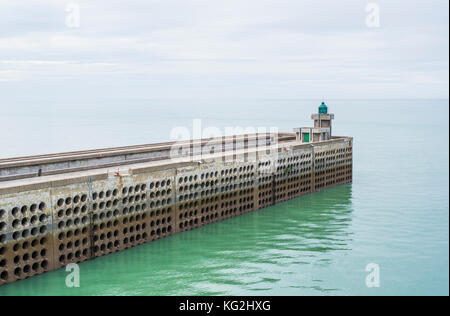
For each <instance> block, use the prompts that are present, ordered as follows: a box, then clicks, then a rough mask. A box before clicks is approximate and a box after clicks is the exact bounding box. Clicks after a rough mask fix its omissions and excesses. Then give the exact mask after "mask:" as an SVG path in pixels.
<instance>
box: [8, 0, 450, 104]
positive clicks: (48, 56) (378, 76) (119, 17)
mask: <svg viewBox="0 0 450 316" xmlns="http://www.w3.org/2000/svg"><path fill="white" fill-rule="evenodd" d="M70 2H73V3H78V4H79V6H80V23H81V24H80V27H79V28H68V27H67V26H66V25H65V18H66V15H67V12H66V11H65V5H66V4H67V3H70ZM376 2H377V3H378V4H379V5H380V14H381V15H380V21H381V27H380V28H378V29H369V28H367V27H366V25H365V18H366V15H367V12H365V6H366V4H367V1H362V0H349V1H346V2H345V4H343V3H340V2H337V1H334V0H322V1H312V0H310V1H295V0H278V1H275V0H259V1H255V0H247V1H237V0H227V1H219V0H213V1H211V0H208V1H206V0H192V1H181V0H149V1H138V0H131V1H128V2H127V4H126V5H125V4H124V2H122V1H118V0H109V1H106V0H98V1H87V0H78V1H77V0H74V1H67V2H62V1H57V0H42V1H40V2H39V5H37V4H35V3H34V2H32V1H31V0H14V1H12V0H4V1H2V4H1V5H0V6H1V8H2V10H1V12H2V17H3V18H2V19H0V80H1V81H2V82H14V83H18V82H20V81H22V82H23V84H31V82H30V81H33V82H39V83H40V84H41V86H45V84H46V81H45V80H49V79H52V80H58V79H61V80H68V79H69V78H71V80H70V85H73V84H74V81H75V82H76V81H77V80H83V79H82V78H85V79H89V80H94V81H95V80H100V78H99V76H107V77H102V78H101V80H102V81H103V82H104V85H105V88H106V87H108V86H109V85H111V84H114V81H116V82H119V81H118V80H119V79H118V78H119V77H120V78H121V79H120V80H122V79H123V76H125V77H127V78H129V82H130V83H131V82H134V80H137V79H136V78H137V77H136V76H138V77H139V78H142V77H141V76H147V79H148V80H151V81H152V82H158V78H161V77H159V76H165V77H164V79H161V80H159V82H160V83H159V84H160V85H161V87H160V88H161V89H160V90H161V91H167V90H170V89H171V88H172V89H174V91H177V93H179V94H180V95H183V94H185V95H192V93H193V92H194V91H189V89H190V88H189V87H188V85H185V84H183V83H182V82H180V81H179V80H174V81H173V84H172V83H171V81H170V80H169V79H168V78H169V77H170V78H173V76H178V77H184V78H197V79H198V78H200V77H204V76H208V78H209V79H210V80H211V78H214V80H211V82H214V83H215V86H214V87H211V90H210V91H208V89H206V90H205V89H202V90H201V92H202V94H204V93H206V94H209V95H217V94H218V93H219V94H220V92H221V91H220V90H221V86H222V87H223V89H229V88H225V87H229V83H230V82H233V81H234V82H236V83H241V82H242V81H243V79H244V78H245V85H244V86H241V87H239V86H237V84H236V85H233V89H235V90H234V93H235V94H236V95H239V96H242V95H246V96H249V95H248V94H249V93H253V94H254V93H255V92H254V91H257V90H258V87H261V86H264V87H265V89H264V91H262V95H264V94H265V93H267V95H270V96H273V95H277V94H279V95H278V97H284V96H289V97H293V96H294V97H295V96H296V95H297V91H300V90H302V91H304V90H305V91H308V89H307V88H304V89H299V88H298V85H299V84H301V85H302V86H303V87H308V86H310V87H311V89H309V91H311V92H310V93H311V94H312V93H317V92H316V89H317V90H319V89H320V85H322V87H323V88H322V89H323V90H324V91H327V90H329V91H330V93H335V94H337V95H336V96H334V95H333V97H352V96H351V95H350V94H351V91H352V87H355V86H357V87H358V93H359V94H361V95H364V94H365V95H367V96H368V97H370V96H379V95H380V94H383V93H384V94H386V93H387V94H388V95H386V97H389V96H390V95H391V96H394V95H395V96H399V95H400V96H401V95H405V96H408V95H410V94H411V89H418V90H415V91H416V93H417V94H418V95H422V96H424V97H425V96H432V95H438V96H441V97H445V96H448V89H447V88H446V84H447V83H448V2H446V1H436V0H430V1H418V0H415V1H387V0H383V1H381V0H380V1H376ZM197 79H196V80H197ZM190 80H192V79H190ZM198 80H200V79H198ZM27 82H30V83H27ZM120 82H121V81H120ZM267 82H270V83H271V86H270V85H269V86H267ZM333 83H334V84H339V86H340V88H341V89H340V90H339V91H340V92H339V91H336V89H330V88H329V87H328V85H329V84H333ZM68 84H69V83H68ZM383 84H384V85H385V87H383ZM163 85H164V86H163ZM389 85H390V86H389ZM394 85H395V88H397V89H401V90H400V91H395V89H394V88H393V87H394ZM80 86H82V85H81V84H80ZM249 86H251V88H249ZM312 88H314V89H312ZM1 89H2V88H1V86H0V91H2V90H1ZM271 89H272V91H270V90H271ZM280 91H282V93H283V94H281V92H280ZM393 91H395V93H393ZM222 92H223V91H222ZM5 93H7V91H5ZM89 93H92V91H90V92H89ZM140 93H141V94H142V95H145V91H144V90H143V91H140ZM228 93H229V92H228V91H227V92H226V94H228ZM299 96H300V95H299ZM255 97H256V95H255ZM308 97H314V96H313V95H308Z"/></svg>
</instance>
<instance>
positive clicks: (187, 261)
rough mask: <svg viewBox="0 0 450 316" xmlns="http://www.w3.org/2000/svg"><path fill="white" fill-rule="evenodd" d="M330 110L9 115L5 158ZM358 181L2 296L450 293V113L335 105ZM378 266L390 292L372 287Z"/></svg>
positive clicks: (53, 110)
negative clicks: (350, 141) (371, 270)
mask: <svg viewBox="0 0 450 316" xmlns="http://www.w3.org/2000/svg"><path fill="white" fill-rule="evenodd" d="M319 103H320V100H228V101H227V100H220V101H218V100H202V101H194V100H173V101H167V100H166V101H162V100H115V101H96V102H92V101H90V102H89V101H82V100H79V101H71V102H70V103H68V102H67V101H64V100H61V101H54V100H53V101H48V100H37V101H36V104H28V105H26V106H24V105H21V104H0V110H1V112H0V114H1V117H0V124H1V126H2V130H3V132H2V133H0V148H1V149H0V150H1V151H0V158H7V157H11V156H22V155H29V154H42V153H50V152H61V151H68V150H77V149H88V148H98V147H109V146H119V145H132V144H141V143H152V142H157V141H164V140H168V139H169V137H170V132H171V130H172V128H174V127H177V126H184V127H186V128H188V129H191V126H192V119H196V118H198V119H202V124H203V127H218V128H219V129H220V130H222V131H225V127H236V126H241V127H248V126H251V127H255V128H258V127H266V128H267V129H268V128H270V127H278V128H279V130H280V131H291V129H292V128H293V127H296V126H309V125H311V121H310V119H309V118H310V114H311V113H312V112H313V111H314V112H315V111H316V110H317V106H318V104H319ZM328 103H329V106H330V112H332V113H335V115H336V119H335V125H334V130H333V132H334V134H335V135H349V136H353V137H354V174H353V178H354V182H353V183H352V184H348V185H342V186H339V187H335V188H332V189H328V190H324V191H321V192H316V193H313V194H310V195H307V196H303V197H300V198H297V199H294V200H291V201H288V202H285V203H281V204H278V205H276V206H273V207H269V208H266V209H263V210H260V211H256V212H253V213H251V214H247V215H243V216H240V217H236V218H233V219H230V220H227V221H224V222H220V223H215V224H211V225H208V226H205V227H202V228H199V229H197V230H194V231H190V232H186V233H181V234H178V235H174V236H171V237H169V238H166V239H163V240H159V241H156V242H152V243H149V244H145V245H142V246H139V247H136V248H133V249H130V250H127V251H124V252H120V253H116V254H112V255H109V256H106V257H102V258H99V259H96V260H93V261H89V262H85V263H82V264H80V271H81V287H80V288H75V289H74V288H72V289H70V288H66V286H65V278H66V276H67V274H68V273H67V272H65V270H64V269H62V270H58V271H54V272H50V273H46V274H43V275H40V276H37V277H33V278H31V279H28V280H24V281H20V282H17V283H14V284H10V285H6V286H2V287H0V295H1V296H3V295H366V294H367V295H418V294H425V295H427V294H438V295H448V294H449V193H448V190H449V169H448V168H449V148H448V143H449V139H448V138H449V125H448V117H449V113H448V108H449V102H448V100H328ZM369 263H375V264H378V265H379V267H380V281H381V283H380V287H379V288H368V287H367V286H366V282H365V279H366V276H367V275H368V272H366V271H365V268H366V265H367V264H369Z"/></svg>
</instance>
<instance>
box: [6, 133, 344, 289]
mask: <svg viewBox="0 0 450 316" xmlns="http://www.w3.org/2000/svg"><path fill="white" fill-rule="evenodd" d="M256 139H257V138H255V139H253V140H251V141H249V140H248V139H246V140H244V139H242V140H241V141H239V142H238V144H241V145H239V146H236V141H234V142H231V145H229V144H228V145H227V142H226V141H223V140H220V141H218V142H217V143H214V141H213V142H211V141H209V142H208V144H209V145H205V146H211V147H208V150H210V151H211V153H210V154H207V155H198V153H197V152H195V150H194V148H195V146H191V145H189V146H188V147H187V148H191V150H189V153H188V154H189V157H186V153H183V150H181V151H180V155H179V157H178V158H174V159H167V150H168V148H166V146H169V145H171V144H169V143H167V144H158V147H161V148H162V149H161V150H163V151H164V153H161V150H159V151H156V152H157V153H156V155H158V157H153V156H152V154H150V153H149V152H151V153H153V152H154V150H153V149H152V150H151V151H145V150H144V151H145V152H136V153H134V154H135V155H136V156H129V154H130V153H127V152H126V150H127V149H125V153H123V152H121V153H120V154H118V156H117V157H119V156H120V158H117V157H115V158H114V157H113V158H111V161H106V163H104V164H103V165H102V164H98V163H97V162H98V160H99V159H100V160H101V159H105V158H107V157H105V155H106V156H107V155H109V154H106V153H105V154H101V156H99V154H98V151H93V152H92V153H88V154H87V155H88V157H87V158H86V157H85V158H86V159H87V160H83V161H81V160H80V161H78V162H74V161H72V165H67V164H66V161H63V160H64V159H62V158H61V157H62V156H55V157H51V159H56V161H52V160H49V161H45V162H43V161H42V159H37V160H39V163H38V162H36V161H34V163H30V164H29V166H24V165H23V164H21V163H19V162H11V161H9V162H11V164H10V165H8V166H7V167H8V168H7V167H6V166H5V167H4V170H3V173H2V172H1V170H0V174H1V175H3V176H4V177H8V178H6V179H5V180H4V181H1V182H0V285H2V284H5V283H10V282H14V281H17V280H21V279H25V278H29V277H31V276H33V275H36V274H41V273H44V272H47V271H52V270H55V269H59V268H61V267H64V266H66V265H67V264H70V263H79V262H83V261H86V260H89V259H94V258H96V257H99V256H104V255H107V254H110V253H114V252H117V251H121V250H125V249H128V248H130V247H134V246H137V245H140V244H143V243H147V242H151V241H154V240H157V239H160V238H164V237H167V236H170V235H172V234H176V233H180V232H184V231H188V230H191V229H194V228H198V227H201V226H203V225H207V224H210V223H214V222H217V221H221V220H225V219H228V218H232V217H234V216H239V215H242V214H244V213H247V212H251V211H255V210H258V209H261V208H264V207H267V206H270V205H273V204H276V203H279V202H282V201H285V200H288V199H292V198H295V197H299V196H301V195H304V194H307V193H311V192H314V191H317V190H322V189H325V188H328V187H331V186H335V185H339V184H344V183H348V182H351V181H352V150H353V139H352V138H351V137H333V138H332V139H331V140H327V141H322V142H316V143H308V144H299V143H297V142H296V141H295V135H287V134H284V135H282V136H281V137H280V139H282V141H279V142H276V143H273V137H271V136H269V137H268V138H263V142H264V144H265V145H269V146H270V149H268V148H267V147H265V148H264V149H260V148H259V147H258V141H257V140H256ZM240 142H241V143H240ZM211 144H215V145H211ZM217 144H219V145H220V146H219V147H220V153H215V152H214V148H216V149H217ZM227 146H228V147H227ZM119 151H120V150H119ZM111 152H118V150H111ZM203 152H204V151H203ZM127 155H128V156H127ZM142 155H143V156H142ZM68 156H70V155H68ZM124 157H132V159H131V160H129V161H126V160H127V159H126V158H124ZM66 158H67V157H66ZM61 159H62V160H61ZM83 159H84V158H83ZM114 159H118V160H116V161H114ZM139 159H144V161H141V160H139ZM19 160H20V159H19ZM22 160H23V159H22ZM26 160H29V161H33V159H31V158H30V159H26ZM35 160H36V159H35ZM75 160H76V159H75ZM103 161H105V160H103ZM9 162H5V163H9ZM14 163H16V165H14ZM109 163H112V164H113V165H108V164H109ZM55 164H56V165H55ZM58 164H59V165H58ZM42 166H45V167H44V168H46V169H45V170H46V172H48V174H45V175H42V171H41V174H39V176H36V173H39V170H40V169H41V170H42ZM55 166H57V167H55ZM0 167H1V166H0ZM70 168H75V169H72V170H66V169H70ZM55 170H56V171H55ZM57 170H63V171H61V172H58V171H57ZM24 174H25V176H23V175H24ZM299 211H301V210H299Z"/></svg>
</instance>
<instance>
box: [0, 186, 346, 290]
mask: <svg viewBox="0 0 450 316" xmlns="http://www.w3.org/2000/svg"><path fill="white" fill-rule="evenodd" d="M351 190H352V187H351V185H342V186H338V187H335V188H332V189H328V190H325V191H322V192H316V193H313V194H310V195H306V196H303V197H300V198H297V199H294V200H291V201H287V202H284V203H281V204H279V205H276V206H273V207H269V208H266V209H263V210H260V211H256V212H252V213H250V214H246V215H243V216H239V217H236V218H233V219H230V220H227V221H224V222H220V223H215V224H211V225H207V226H205V227H202V228H200V229H197V230H193V231H190V232H187V233H181V234H178V235H174V236H171V237H169V238H166V239H163V240H159V241H156V242H153V243H149V244H146V245H142V246H139V247H136V248H133V249H130V250H127V251H124V252H121V253H116V254H113V255H109V256H106V257H102V258H98V259H96V260H93V261H89V262H85V263H83V264H81V265H80V270H81V287H80V288H78V289H69V288H66V287H65V281H64V280H65V277H66V276H67V275H68V273H67V272H65V271H64V270H58V271H55V272H50V273H47V274H44V275H40V276H37V277H35V278H32V279H29V280H25V281H21V282H17V283H15V284H11V285H7V286H4V287H2V288H0V295H8V294H19V295H27V294H41V295H47V294H56V295H59V294H62V295H73V294H81V295H90V294H93V295H105V294H108V295H206V294H232V295H238V294H254V295H264V294H274V295H278V294H288V295H289V294H301V293H302V292H303V291H305V290H311V291H319V292H323V293H326V292H328V291H333V290H336V289H334V288H333V287H330V284H327V285H326V283H325V282H324V281H325V280H323V279H321V278H320V273H315V272H314V271H318V270H322V269H324V270H326V269H327V267H328V266H329V265H330V264H332V263H333V260H334V258H336V257H339V254H338V253H345V252H349V251H350V250H351V242H352V232H351V229H350V227H351V221H352V203H351V200H352V191H351Z"/></svg>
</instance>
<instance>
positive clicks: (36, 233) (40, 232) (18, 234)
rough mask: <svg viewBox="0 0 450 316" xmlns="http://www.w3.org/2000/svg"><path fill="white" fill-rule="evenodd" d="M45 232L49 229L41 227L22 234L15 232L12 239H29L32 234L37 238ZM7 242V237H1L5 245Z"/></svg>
mask: <svg viewBox="0 0 450 316" xmlns="http://www.w3.org/2000/svg"><path fill="white" fill-rule="evenodd" d="M45 232H47V227H46V226H41V227H39V228H38V227H34V228H32V229H31V230H29V229H25V230H23V231H22V232H14V233H13V234H12V238H13V239H14V240H18V239H19V238H20V237H22V238H27V237H28V236H30V234H31V235H32V236H37V235H39V234H44V233H45ZM5 241H6V235H0V242H1V243H4V242H5Z"/></svg>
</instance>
